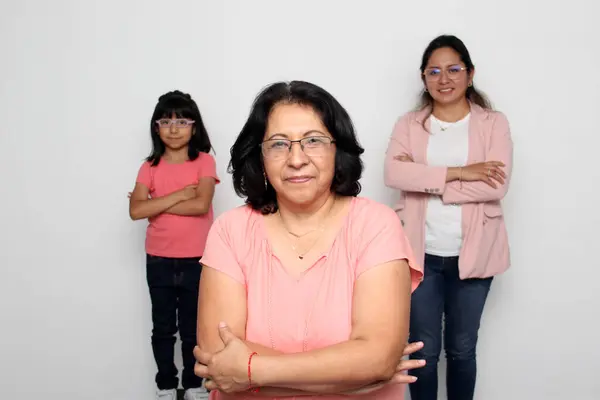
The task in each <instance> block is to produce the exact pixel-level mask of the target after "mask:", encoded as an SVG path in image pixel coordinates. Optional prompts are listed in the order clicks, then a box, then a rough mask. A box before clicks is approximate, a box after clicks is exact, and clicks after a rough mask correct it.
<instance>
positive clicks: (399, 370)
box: [345, 342, 425, 395]
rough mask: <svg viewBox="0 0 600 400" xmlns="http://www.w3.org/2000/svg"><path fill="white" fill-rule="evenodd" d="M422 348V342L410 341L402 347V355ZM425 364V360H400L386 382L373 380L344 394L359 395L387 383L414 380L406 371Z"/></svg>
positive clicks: (377, 388) (410, 381)
mask: <svg viewBox="0 0 600 400" xmlns="http://www.w3.org/2000/svg"><path fill="white" fill-rule="evenodd" d="M422 348H423V342H415V343H410V344H408V345H407V346H406V347H405V348H404V356H409V355H411V354H413V353H415V352H417V351H419V350H421V349H422ZM424 366H425V360H402V361H400V364H398V366H397V367H396V373H395V374H394V376H393V377H392V379H390V380H389V381H386V382H375V383H373V384H370V385H367V386H365V387H362V388H360V389H357V390H352V391H349V392H347V393H345V394H348V395H359V394H367V393H371V392H375V391H377V390H379V389H381V388H382V387H384V386H386V385H389V384H409V383H413V382H416V380H417V378H416V377H414V376H411V375H408V374H407V373H406V372H407V371H409V370H411V369H417V368H423V367H424Z"/></svg>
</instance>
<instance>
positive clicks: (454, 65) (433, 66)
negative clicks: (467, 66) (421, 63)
mask: <svg viewBox="0 0 600 400" xmlns="http://www.w3.org/2000/svg"><path fill="white" fill-rule="evenodd" d="M457 65H459V66H461V67H462V65H460V62H457V63H452V64H448V65H446V68H447V67H456V66H457ZM430 68H438V69H442V67H440V66H437V65H432V66H430V67H427V68H425V69H430Z"/></svg>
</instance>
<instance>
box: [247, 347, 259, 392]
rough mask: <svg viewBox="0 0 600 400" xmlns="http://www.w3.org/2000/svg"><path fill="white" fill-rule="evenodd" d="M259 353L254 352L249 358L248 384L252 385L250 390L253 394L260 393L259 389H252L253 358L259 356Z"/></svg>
mask: <svg viewBox="0 0 600 400" xmlns="http://www.w3.org/2000/svg"><path fill="white" fill-rule="evenodd" d="M257 355H258V353H257V352H255V351H254V352H252V354H250V357H248V384H249V385H250V389H248V390H249V391H250V392H252V393H258V388H253V387H252V357H254V356H257Z"/></svg>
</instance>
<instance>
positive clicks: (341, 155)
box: [228, 81, 364, 214]
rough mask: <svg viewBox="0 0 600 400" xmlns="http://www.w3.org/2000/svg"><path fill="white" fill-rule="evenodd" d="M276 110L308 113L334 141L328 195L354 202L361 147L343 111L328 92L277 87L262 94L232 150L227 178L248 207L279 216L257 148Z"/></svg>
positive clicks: (299, 85) (296, 84) (305, 86)
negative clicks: (298, 108) (285, 107)
mask: <svg viewBox="0 0 600 400" xmlns="http://www.w3.org/2000/svg"><path fill="white" fill-rule="evenodd" d="M278 104H298V105H303V106H307V107H311V108H312V109H313V110H314V111H315V112H316V113H317V114H318V115H319V116H320V117H321V120H322V121H323V125H325V127H326V128H327V130H328V131H329V132H330V133H331V135H332V136H333V139H334V140H335V145H336V156H335V173H334V177H333V181H332V182H331V191H332V192H334V193H336V194H339V195H342V196H357V195H358V194H359V193H360V190H361V186H360V183H359V180H360V177H361V175H362V171H363V163H362V160H361V159H360V155H361V154H362V153H363V152H364V149H363V148H362V147H361V146H360V144H359V142H358V140H357V138H356V133H355V130H354V125H353V124H352V120H351V119H350V116H349V115H348V113H347V112H346V110H345V109H344V107H342V105H341V104H340V103H339V102H338V101H337V100H336V99H335V98H334V97H333V96H332V95H331V94H330V93H329V92H327V91H326V90H324V89H323V88H321V87H319V86H317V85H314V84H312V83H309V82H303V81H292V82H277V83H273V84H271V85H269V86H267V87H266V88H264V89H263V90H262V91H261V92H260V93H259V94H258V96H257V97H256V99H255V100H254V102H253V104H252V109H251V111H250V115H249V116H248V119H247V121H246V123H245V124H244V127H243V128H242V131H241V132H240V134H239V135H238V137H237V139H236V141H235V143H234V144H233V146H232V147H231V160H230V161H229V168H228V171H229V173H231V174H232V176H233V187H234V189H235V192H236V193H237V194H238V196H240V197H245V201H246V204H249V205H250V206H251V207H252V208H253V209H255V210H260V211H261V212H262V213H263V214H269V213H274V212H275V211H277V208H278V207H277V199H276V196H275V195H276V193H275V190H274V189H273V187H272V186H271V185H269V184H265V176H264V166H263V159H262V152H261V148H260V144H261V143H262V141H263V138H264V135H265V132H266V129H267V123H268V121H269V115H270V113H271V112H272V110H273V108H274V107H275V106H276V105H278Z"/></svg>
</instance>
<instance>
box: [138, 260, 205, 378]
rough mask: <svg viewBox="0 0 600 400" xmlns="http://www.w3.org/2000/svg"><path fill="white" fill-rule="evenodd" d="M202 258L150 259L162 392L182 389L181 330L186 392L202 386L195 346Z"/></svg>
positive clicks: (148, 267)
mask: <svg viewBox="0 0 600 400" xmlns="http://www.w3.org/2000/svg"><path fill="white" fill-rule="evenodd" d="M199 261H200V257H194V258H166V257H158V256H153V255H149V254H148V255H146V276H147V279H148V287H149V288H150V299H151V301H152V325H153V328H152V351H153V352H154V360H155V361H156V366H157V367H158V373H157V374H156V385H157V387H158V388H159V389H161V390H164V389H176V388H177V387H178V386H179V380H178V378H177V372H178V371H177V367H176V366H175V362H174V358H175V357H174V356H175V341H176V338H175V334H176V333H177V330H178V328H179V337H180V338H181V354H182V357H183V372H182V385H183V388H184V389H190V388H197V387H200V386H202V378H200V377H198V376H196V375H194V363H195V360H194V354H193V350H194V346H195V345H196V320H197V312H198V311H197V310H198V285H199V282H200V273H201V270H202V266H201V265H200V262H199Z"/></svg>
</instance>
